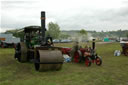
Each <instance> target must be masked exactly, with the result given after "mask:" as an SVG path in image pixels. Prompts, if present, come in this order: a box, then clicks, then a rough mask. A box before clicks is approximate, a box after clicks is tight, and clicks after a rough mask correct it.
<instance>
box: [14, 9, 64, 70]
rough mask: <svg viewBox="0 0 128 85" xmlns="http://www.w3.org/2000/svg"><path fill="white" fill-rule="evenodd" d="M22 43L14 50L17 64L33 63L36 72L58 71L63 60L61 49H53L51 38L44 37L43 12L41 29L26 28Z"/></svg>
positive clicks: (43, 14)
mask: <svg viewBox="0 0 128 85" xmlns="http://www.w3.org/2000/svg"><path fill="white" fill-rule="evenodd" d="M21 31H23V33H24V38H23V40H22V42H20V43H18V44H17V45H16V48H15V56H14V57H15V59H17V60H18V61H19V62H28V61H29V62H33V63H34V65H35V69H36V70H37V71H47V70H60V69H61V68H62V65H63V61H64V58H63V56H62V52H61V48H60V47H54V46H53V42H52V37H51V36H50V35H48V36H47V37H45V31H46V29H45V12H44V11H42V12H41V27H40V26H27V27H24V28H23V29H22V30H21Z"/></svg>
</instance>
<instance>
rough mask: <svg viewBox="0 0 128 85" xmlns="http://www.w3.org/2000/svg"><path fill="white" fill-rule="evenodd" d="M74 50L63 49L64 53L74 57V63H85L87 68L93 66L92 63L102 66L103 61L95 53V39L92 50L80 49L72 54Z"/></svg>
mask: <svg viewBox="0 0 128 85" xmlns="http://www.w3.org/2000/svg"><path fill="white" fill-rule="evenodd" d="M72 49H73V48H62V53H63V54H67V55H69V56H71V57H72V61H73V62H76V63H81V62H85V65H86V66H91V63H96V65H98V66H100V65H101V64H102V59H101V57H100V56H98V55H97V53H95V39H93V43H92V48H90V47H86V48H79V49H77V50H75V51H74V52H73V55H72V54H71V53H72Z"/></svg>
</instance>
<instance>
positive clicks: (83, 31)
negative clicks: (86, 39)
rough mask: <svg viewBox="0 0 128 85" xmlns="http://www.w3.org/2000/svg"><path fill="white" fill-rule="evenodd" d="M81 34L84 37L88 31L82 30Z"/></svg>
mask: <svg viewBox="0 0 128 85" xmlns="http://www.w3.org/2000/svg"><path fill="white" fill-rule="evenodd" d="M79 33H80V34H81V35H83V36H86V35H87V31H86V30H84V29H81V30H80V31H79Z"/></svg>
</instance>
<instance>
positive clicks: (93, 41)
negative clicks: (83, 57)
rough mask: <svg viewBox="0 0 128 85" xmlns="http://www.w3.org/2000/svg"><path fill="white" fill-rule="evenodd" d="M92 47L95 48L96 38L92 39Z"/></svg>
mask: <svg viewBox="0 0 128 85" xmlns="http://www.w3.org/2000/svg"><path fill="white" fill-rule="evenodd" d="M92 49H93V50H94V49H95V39H92Z"/></svg>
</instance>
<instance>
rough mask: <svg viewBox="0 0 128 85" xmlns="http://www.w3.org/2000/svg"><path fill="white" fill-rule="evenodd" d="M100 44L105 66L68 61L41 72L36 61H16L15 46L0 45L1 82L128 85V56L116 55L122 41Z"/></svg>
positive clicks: (19, 84)
mask: <svg viewBox="0 0 128 85" xmlns="http://www.w3.org/2000/svg"><path fill="white" fill-rule="evenodd" d="M82 45H84V44H82ZM56 46H65V47H71V46H72V44H65V43H63V44H56ZM96 46H97V47H96V49H97V53H98V54H99V55H100V56H102V60H103V64H102V66H96V65H95V64H92V66H91V67H85V65H84V63H83V64H76V63H65V64H64V65H63V68H62V70H60V71H48V72H37V71H35V69H34V65H33V64H32V63H19V62H18V61H16V60H15V59H14V49H8V48H6V49H2V48H0V85H128V62H127V61H128V57H126V56H123V55H121V56H118V57H117V56H113V52H114V50H117V49H119V50H121V47H120V45H119V43H111V44H97V45H96Z"/></svg>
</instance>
